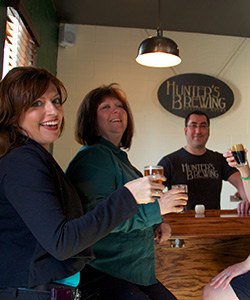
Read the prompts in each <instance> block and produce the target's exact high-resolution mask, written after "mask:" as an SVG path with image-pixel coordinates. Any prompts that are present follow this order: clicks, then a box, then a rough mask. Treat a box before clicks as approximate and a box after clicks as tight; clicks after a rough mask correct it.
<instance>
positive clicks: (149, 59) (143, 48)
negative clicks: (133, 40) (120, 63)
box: [135, 0, 181, 68]
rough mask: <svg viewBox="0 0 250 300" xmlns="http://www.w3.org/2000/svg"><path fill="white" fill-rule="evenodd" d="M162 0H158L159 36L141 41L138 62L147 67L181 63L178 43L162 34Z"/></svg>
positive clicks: (161, 66)
mask: <svg viewBox="0 0 250 300" xmlns="http://www.w3.org/2000/svg"><path fill="white" fill-rule="evenodd" d="M160 14H161V0H158V21H159V22H158V27H157V31H156V33H157V36H154V37H149V38H147V39H145V40H144V41H142V42H141V44H140V46H139V48H138V53H137V57H136V59H135V60H136V62H137V63H139V64H141V65H143V66H147V67H155V68H166V67H173V66H176V65H178V64H180V63H181V58H180V56H179V47H178V46H177V44H176V43H175V42H174V41H173V40H171V39H169V38H166V37H164V36H162V30H161V29H160V26H161V18H160Z"/></svg>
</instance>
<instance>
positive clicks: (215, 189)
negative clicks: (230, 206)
mask: <svg viewBox="0 0 250 300" xmlns="http://www.w3.org/2000/svg"><path fill="white" fill-rule="evenodd" d="M158 164H159V165H161V166H163V167H164V175H165V176H166V178H167V181H166V182H165V184H166V186H167V187H168V189H170V188H171V186H172V185H174V184H178V183H179V184H180V183H183V184H187V185H188V203H187V209H194V207H195V205H196V204H204V205H205V208H206V209H220V193H221V187H222V180H228V178H229V177H230V176H231V175H232V174H234V173H235V172H237V169H236V168H232V167H230V166H229V165H228V163H227V161H226V159H225V158H224V157H223V155H222V154H221V153H219V152H214V151H211V150H208V149H207V150H206V152H205V154H203V155H194V154H191V153H189V152H187V151H186V150H185V149H184V148H181V149H180V150H178V151H176V152H173V153H171V154H169V155H166V156H164V157H163V158H162V159H161V160H160V162H159V163H158Z"/></svg>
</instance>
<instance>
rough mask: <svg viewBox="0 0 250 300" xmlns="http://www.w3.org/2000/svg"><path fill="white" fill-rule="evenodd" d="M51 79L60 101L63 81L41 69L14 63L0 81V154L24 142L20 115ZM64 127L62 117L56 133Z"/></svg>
mask: <svg viewBox="0 0 250 300" xmlns="http://www.w3.org/2000/svg"><path fill="white" fill-rule="evenodd" d="M50 83H53V84H54V85H55V87H56V89H57V91H58V94H59V96H60V98H61V100H62V103H63V102H65V101H66V99H67V91H66V88H65V87H64V85H63V83H62V82H61V81H60V80H59V79H57V78H56V77H55V76H54V75H52V74H51V73H50V72H48V71H47V70H45V69H39V68H35V67H16V68H13V69H11V70H10V71H9V72H8V73H7V74H6V75H5V77H4V78H3V79H2V81H1V82H0V157H2V156H4V155H5V154H6V153H8V152H9V151H10V150H12V149H14V148H17V147H19V146H21V145H22V144H23V143H24V139H23V136H22V135H20V133H23V130H22V129H21V128H20V127H19V126H18V123H19V118H20V115H21V113H22V112H23V111H27V110H28V109H29V108H30V107H31V105H32V103H33V102H34V101H35V100H36V99H38V98H39V97H41V96H42V95H43V94H44V93H45V92H46V90H47V89H48V87H49V84H50ZM63 128H64V119H63V120H62V124H61V128H60V134H61V133H62V131H63Z"/></svg>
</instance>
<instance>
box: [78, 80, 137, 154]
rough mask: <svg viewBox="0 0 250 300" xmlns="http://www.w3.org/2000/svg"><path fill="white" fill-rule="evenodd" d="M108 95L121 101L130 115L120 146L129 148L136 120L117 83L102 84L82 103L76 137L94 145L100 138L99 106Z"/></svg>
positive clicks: (83, 142) (84, 143) (81, 142)
mask: <svg viewBox="0 0 250 300" xmlns="http://www.w3.org/2000/svg"><path fill="white" fill-rule="evenodd" d="M107 96H111V97H114V98H116V99H118V100H119V101H121V103H122V104H123V108H124V110H125V111H126V112H127V115H128V125H127V128H126V130H125V132H124V133H123V136H122V139H121V145H120V147H123V148H124V149H129V148H130V146H131V142H132V137H133V134H134V121H133V116H132V112H131V109H130V107H129V104H128V101H127V98H126V95H125V93H124V91H123V90H121V89H120V88H119V85H118V84H116V83H111V84H109V85H102V86H100V87H98V88H96V89H93V90H92V91H90V92H89V93H88V94H87V95H86V96H85V97H84V99H83V101H82V103H81V104H80V106H79V108H78V112H77V117H76V126H75V138H76V141H77V142H78V143H80V144H82V145H93V144H95V143H96V142H97V141H98V140H99V139H100V136H98V134H97V108H98V106H99V104H100V103H101V102H102V101H103V99H104V98H105V97H107Z"/></svg>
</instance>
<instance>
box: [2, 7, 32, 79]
mask: <svg viewBox="0 0 250 300" xmlns="http://www.w3.org/2000/svg"><path fill="white" fill-rule="evenodd" d="M36 48H37V45H36V43H35V41H34V40H33V39H32V37H31V35H30V33H29V32H28V30H27V28H26V26H25V25H24V22H23V21H22V18H21V17H20V15H19V13H18V12H17V11H16V10H15V9H14V8H13V7H8V8H7V22H6V38H5V45H4V59H3V73H2V77H4V76H5V74H6V73H7V72H8V71H9V70H10V69H12V68H13V67H17V66H30V65H35V58H36Z"/></svg>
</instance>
